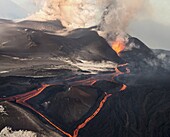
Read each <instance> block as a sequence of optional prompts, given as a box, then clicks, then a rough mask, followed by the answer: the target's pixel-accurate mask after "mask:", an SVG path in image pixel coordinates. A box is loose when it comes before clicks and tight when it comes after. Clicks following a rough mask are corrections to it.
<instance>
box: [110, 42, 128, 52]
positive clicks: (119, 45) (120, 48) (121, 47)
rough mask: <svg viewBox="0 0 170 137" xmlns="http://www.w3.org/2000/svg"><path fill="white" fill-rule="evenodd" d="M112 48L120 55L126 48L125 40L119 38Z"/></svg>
mask: <svg viewBox="0 0 170 137" xmlns="http://www.w3.org/2000/svg"><path fill="white" fill-rule="evenodd" d="M112 49H113V50H114V51H115V52H116V53H117V54H118V55H119V54H120V52H122V51H123V50H124V49H125V44H124V42H123V41H120V40H117V41H114V42H113V43H112Z"/></svg>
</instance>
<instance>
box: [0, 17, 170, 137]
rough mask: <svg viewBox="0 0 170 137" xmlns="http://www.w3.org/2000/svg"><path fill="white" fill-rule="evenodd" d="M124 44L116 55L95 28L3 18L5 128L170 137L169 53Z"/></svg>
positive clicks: (1, 120)
mask: <svg viewBox="0 0 170 137" xmlns="http://www.w3.org/2000/svg"><path fill="white" fill-rule="evenodd" d="M115 37H116V36H115ZM123 44H124V45H123V46H124V48H123V49H122V50H121V51H120V52H119V53H118V52H117V51H116V50H115V51H114V50H113V47H112V46H113V45H112V46H111V45H109V44H108V42H107V39H104V38H103V37H101V36H99V34H98V33H97V28H95V27H94V28H89V29H88V28H87V29H76V30H72V31H67V30H66V28H65V27H64V26H62V24H61V22H60V21H49V22H36V21H22V22H17V23H16V22H13V21H9V20H0V131H1V130H3V129H4V128H5V127H11V128H12V129H13V130H16V131H18V130H24V131H25V130H28V131H32V132H34V133H36V135H37V136H38V137H39V136H40V137H46V136H48V137H65V136H66V137H170V85H169V82H170V68H169V66H170V61H169V60H170V54H169V51H163V50H152V49H150V48H149V47H147V46H146V45H145V44H144V43H143V42H141V41H140V40H139V39H137V38H135V37H130V36H129V38H128V42H126V43H123ZM119 46H122V45H119ZM23 122H24V123H23ZM0 136H3V137H4V136H5V135H4V133H2V131H1V132H0Z"/></svg>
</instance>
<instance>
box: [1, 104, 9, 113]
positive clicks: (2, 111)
mask: <svg viewBox="0 0 170 137" xmlns="http://www.w3.org/2000/svg"><path fill="white" fill-rule="evenodd" d="M0 114H1V115H8V114H7V113H6V111H5V108H4V107H3V106H2V105H0Z"/></svg>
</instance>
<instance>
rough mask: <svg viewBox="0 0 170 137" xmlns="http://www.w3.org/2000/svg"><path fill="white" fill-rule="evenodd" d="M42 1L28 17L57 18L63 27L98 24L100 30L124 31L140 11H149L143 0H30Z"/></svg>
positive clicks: (37, 18)
mask: <svg viewBox="0 0 170 137" xmlns="http://www.w3.org/2000/svg"><path fill="white" fill-rule="evenodd" d="M34 1H35V2H36V4H42V8H41V10H40V11H38V12H37V13H35V14H34V15H32V16H30V17H29V19H32V20H43V21H44V20H56V19H59V20H61V22H62V23H63V25H64V26H66V27H67V28H87V27H92V26H99V28H100V30H102V31H110V30H112V31H120V30H121V31H125V29H126V27H127V26H128V24H129V22H130V21H131V20H133V19H134V18H135V16H136V15H137V13H138V12H140V11H149V10H148V9H149V8H147V7H149V2H148V1H147V0H44V1H40V0H34Z"/></svg>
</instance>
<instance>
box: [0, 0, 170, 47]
mask: <svg viewBox="0 0 170 137" xmlns="http://www.w3.org/2000/svg"><path fill="white" fill-rule="evenodd" d="M1 1H2V0H1ZM4 1H6V0H4ZM11 1H13V2H15V3H17V4H18V5H19V6H21V7H22V8H23V9H25V11H27V15H31V14H32V13H34V12H35V11H38V10H39V9H40V7H38V6H35V3H33V1H31V0H11ZM149 8H150V11H151V12H150V13H148V15H147V14H146V13H144V12H140V13H139V14H138V16H137V17H136V18H134V19H133V20H132V21H131V22H130V24H129V26H128V27H127V30H126V31H127V33H129V34H130V35H131V36H134V37H137V38H139V39H140V40H142V41H143V42H144V43H145V44H146V45H147V46H149V47H151V48H160V49H168V50H170V0H162V1H161V0H150V5H149Z"/></svg>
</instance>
